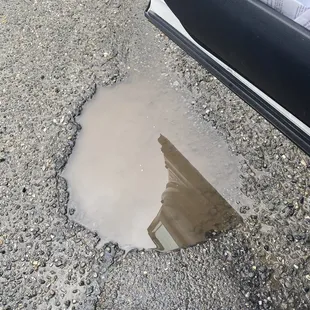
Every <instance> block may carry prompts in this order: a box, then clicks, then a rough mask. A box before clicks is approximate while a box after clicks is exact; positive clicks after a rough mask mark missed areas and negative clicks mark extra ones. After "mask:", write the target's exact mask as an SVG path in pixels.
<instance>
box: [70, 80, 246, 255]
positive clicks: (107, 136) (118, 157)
mask: <svg viewBox="0 0 310 310" xmlns="http://www.w3.org/2000/svg"><path fill="white" fill-rule="evenodd" d="M78 121H79V123H80V124H81V125H82V130H81V132H80V134H79V136H78V139H77V143H76V146H75V148H74V150H73V153H72V155H71V157H70V160H69V162H68V164H67V167H66V169H65V171H64V177H65V178H66V179H67V181H68V188H69V192H70V200H69V206H68V208H69V209H74V210H75V212H74V214H72V215H70V216H71V217H72V218H73V220H75V221H77V222H79V223H80V224H82V225H84V226H86V227H88V228H90V229H92V230H95V231H97V232H98V234H99V236H100V237H101V244H103V243H105V242H109V241H112V242H117V243H118V244H119V245H120V246H121V247H122V248H125V249H130V248H133V247H137V248H155V247H157V248H158V249H161V250H171V249H175V248H177V247H186V246H189V245H193V244H196V243H198V242H201V241H203V240H205V238H206V234H209V233H211V232H213V231H218V230H226V229H229V228H231V227H233V226H235V225H236V224H237V223H240V222H241V217H240V216H239V215H238V213H237V212H236V211H235V210H234V208H233V207H232V206H234V207H235V206H236V205H237V204H238V203H243V202H242V199H243V198H242V197H241V196H240V192H239V190H238V186H239V170H238V165H239V162H238V159H237V158H236V157H234V156H232V155H231V154H230V152H229V150H228V148H227V146H226V145H225V142H224V140H223V139H222V138H221V137H220V136H218V135H217V134H216V133H215V132H214V130H213V129H212V128H210V127H209V126H206V123H205V122H201V120H200V119H199V118H197V116H196V115H194V114H192V113H191V112H190V108H189V106H188V105H187V103H186V100H185V99H184V98H183V97H182V96H181V95H180V94H178V92H176V91H175V90H173V89H171V88H170V87H169V86H165V85H160V83H154V82H153V81H148V80H147V79H142V78H135V79H132V80H131V81H127V82H125V83H122V84H119V85H117V86H114V87H108V88H104V89H102V90H100V91H99V92H98V93H97V94H96V96H95V97H94V99H93V100H91V102H89V103H87V104H86V106H85V107H84V110H83V113H82V115H81V117H80V119H79V120H78ZM231 205H232V206H231Z"/></svg>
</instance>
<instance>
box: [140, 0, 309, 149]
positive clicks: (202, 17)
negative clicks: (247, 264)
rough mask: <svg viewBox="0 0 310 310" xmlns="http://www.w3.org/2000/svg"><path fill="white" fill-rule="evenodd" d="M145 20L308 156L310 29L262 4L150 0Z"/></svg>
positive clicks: (250, 1) (250, 0) (237, 0)
mask: <svg viewBox="0 0 310 310" xmlns="http://www.w3.org/2000/svg"><path fill="white" fill-rule="evenodd" d="M265 2H266V1H265ZM146 16H147V17H148V19H149V20H150V21H151V22H152V23H153V24H155V25H156V26H157V27H158V28H160V29H161V30H162V31H163V32H164V33H165V34H167V36H168V37H170V38H171V39H172V40H173V41H175V42H176V43H177V44H178V45H179V46H180V47H181V48H183V49H184V50H185V51H186V52H187V53H189V54H190V55H191V56H192V57H194V58H195V59H196V60H198V61H199V62H200V63H201V64H202V65H203V66H205V67H206V68H207V69H208V70H209V71H210V72H211V73H213V74H214V75H215V76H217V77H218V78H219V80H220V81H222V82H223V83H224V84H226V85H227V86H228V87H229V88H230V89H231V90H232V91H234V92H235V93H236V94H238V95H239V96H240V97H241V98H242V99H244V100H245V101H246V102H247V103H248V104H250V105H251V106H252V107H253V108H254V109H256V110H257V111H258V112H259V113H261V114H262V115H263V116H264V117H265V118H266V119H268V120H269V121H270V122H271V123H272V124H273V125H275V126H276V127H277V128H278V129H280V130H281V131H282V132H283V133H284V134H286V135H287V136H288V137H289V138H290V139H291V140H292V141H294V142H295V143H296V144H297V145H298V146H299V147H300V148H302V149H303V150H304V151H305V152H306V153H308V154H310V104H309V85H310V57H309V55H310V31H309V30H307V29H306V28H304V27H303V26H301V25H299V24H298V23H297V22H294V21H293V20H291V19H289V18H288V17H286V16H284V15H281V14H280V13H278V12H277V11H275V10H273V9H272V8H270V7H269V6H267V5H265V4H264V3H263V2H262V1H259V0H234V1H226V0H225V1H224V0H208V1H207V0H195V1H192V0H151V1H150V5H149V7H148V9H147V12H146Z"/></svg>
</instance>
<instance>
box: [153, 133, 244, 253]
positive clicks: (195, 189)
mask: <svg viewBox="0 0 310 310" xmlns="http://www.w3.org/2000/svg"><path fill="white" fill-rule="evenodd" d="M158 141H159V143H160V144H161V145H162V148H161V150H162V153H163V155H164V158H165V165H166V168H167V170H168V184H167V186H166V190H165V191H164V193H163V195H162V201H161V203H162V207H161V208H160V210H159V212H158V214H157V216H156V218H155V219H154V220H153V222H152V223H151V225H150V226H149V228H148V233H149V235H150V237H151V238H152V240H153V241H154V243H155V244H156V246H157V248H158V249H160V250H172V249H176V248H178V247H186V246H189V245H194V244H196V243H198V242H202V241H204V240H205V239H206V234H207V233H210V232H212V231H217V232H220V231H224V230H228V229H230V228H233V227H234V226H236V225H237V224H238V223H241V222H242V219H241V217H240V215H238V213H237V212H236V211H235V210H234V209H233V208H232V207H231V206H230V205H229V204H228V203H227V202H226V200H225V199H224V198H223V197H222V196H221V195H220V194H219V193H218V192H217V191H216V190H215V189H214V188H213V186H212V185H211V184H210V183H209V182H208V181H207V180H205V178H204V177H203V176H202V175H201V174H200V173H199V172H198V171H197V170H196V168H195V167H193V166H192V165H191V163H190V162H189V161H188V160H187V159H186V158H185V157H184V156H183V155H182V154H181V153H180V152H179V151H178V150H177V149H176V148H175V146H174V145H173V144H171V142H170V141H169V140H168V139H167V138H165V137H164V136H162V135H161V136H160V137H159V139H158Z"/></svg>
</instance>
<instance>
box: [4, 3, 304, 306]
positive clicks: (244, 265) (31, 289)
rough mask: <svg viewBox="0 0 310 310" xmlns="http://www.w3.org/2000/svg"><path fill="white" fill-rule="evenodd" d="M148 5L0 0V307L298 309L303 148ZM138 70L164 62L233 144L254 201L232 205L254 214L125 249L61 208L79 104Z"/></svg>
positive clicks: (164, 69) (162, 67) (159, 68)
mask: <svg viewBox="0 0 310 310" xmlns="http://www.w3.org/2000/svg"><path fill="white" fill-rule="evenodd" d="M146 5H147V3H146V1H142V0H138V1H135V2H133V1H129V0H124V1H118V0H100V1H99V0H94V1H87V0H66V1H60V0H50V1H47V0H43V1H31V0H11V1H8V0H1V6H0V42H1V43H0V48H1V53H0V75H1V79H0V175H1V177H0V309H1V310H9V309H72V310H73V309H86V310H87V309H114V310H117V309H308V308H309V303H310V301H309V299H310V292H309V291H310V264H309V260H310V256H309V243H310V237H309V227H310V188H309V179H310V178H309V170H310V161H309V158H308V157H307V156H306V155H305V154H304V153H302V152H301V151H300V150H299V149H298V148H297V147H295V146H294V145H293V144H292V143H291V142H290V141H289V140H288V139H286V138H285V137H284V136H283V135H282V134H281V133H279V132H278V131H277V130H276V129H275V128H273V127H272V126H271V125H270V124H269V123H267V122H266V121H265V120H264V119H263V118H262V117H260V116H259V115H258V114H257V113H256V112H254V111H253V110H252V109H251V108H250V107H249V106H247V105H246V104H245V103H244V102H242V101H241V100H240V99H239V98H238V97H236V96H235V95H234V94H232V93H231V92H230V91H229V90H228V89H227V88H226V87H225V86H223V85H222V84H221V83H220V82H219V81H218V80H217V79H215V78H213V77H212V75H210V74H209V73H207V72H206V71H205V70H204V69H202V68H201V67H200V66H199V65H198V64H197V63H196V62H195V61H193V60H192V59H190V58H189V57H188V56H186V54H185V53H184V52H182V51H181V50H180V49H179V48H177V47H176V46H175V45H174V44H173V43H172V42H171V41H170V40H168V39H167V38H166V37H165V36H163V35H161V34H160V32H159V31H157V30H156V29H155V28H154V27H153V26H151V25H150V24H149V23H148V22H147V21H146V20H145V18H144V16H143V11H144V9H145V7H146ZM155 68H156V70H155ZM139 71H144V72H146V73H149V74H150V75H152V74H153V75H154V77H157V75H156V74H157V72H160V73H161V74H163V75H164V76H165V78H167V80H169V81H171V82H172V83H171V85H172V87H176V88H177V89H178V90H179V91H180V92H183V93H184V94H186V95H187V96H188V98H191V102H192V109H193V110H194V111H196V112H197V115H200V117H201V119H203V120H205V123H206V126H212V127H214V128H215V129H216V130H217V131H218V132H219V133H220V134H221V135H223V137H224V138H225V139H226V141H227V144H228V145H229V148H230V150H231V152H232V154H235V155H237V156H239V158H240V166H241V170H242V173H241V175H240V178H241V180H242V186H241V188H240V191H241V192H242V193H243V194H244V195H246V196H248V197H249V198H250V199H251V200H253V201H254V203H253V205H240V210H239V211H240V212H241V213H246V212H248V210H254V213H255V214H254V215H251V216H249V218H248V220H247V221H246V222H245V224H244V225H243V226H242V227H239V228H237V229H235V230H233V231H231V232H229V233H226V234H222V235H219V236H211V237H210V238H209V239H208V240H207V241H206V243H204V244H201V245H197V246H195V247H192V248H188V249H182V250H179V251H173V252H170V253H158V252H156V251H132V252H130V253H128V254H127V255H126V256H125V257H124V251H122V250H121V249H119V248H118V247H117V245H115V244H107V245H105V246H103V247H101V248H98V247H96V245H97V244H98V242H99V237H98V236H97V234H96V233H95V232H91V231H89V230H87V229H86V228H84V227H82V226H81V225H79V224H77V223H74V222H72V221H71V220H70V219H69V218H68V217H67V202H68V199H69V195H68V192H67V184H66V181H65V180H64V179H63V178H62V177H61V172H62V170H63V168H64V167H65V165H66V163H67V160H68V157H69V156H70V154H71V152H72V149H73V147H74V144H75V141H76V138H77V135H78V132H79V131H80V130H81V127H80V125H79V124H78V123H77V122H76V120H75V119H76V116H78V115H79V114H80V113H81V111H82V108H83V105H84V104H85V103H87V102H88V101H89V100H90V99H91V98H92V96H93V95H94V94H95V92H96V90H97V88H100V87H104V86H106V85H111V84H115V83H119V82H121V81H122V80H123V79H125V78H126V77H127V76H130V75H131V74H133V73H136V72H139ZM176 81H177V83H175V82H176ZM173 85H174V86H173ZM82 130H83V129H82Z"/></svg>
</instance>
